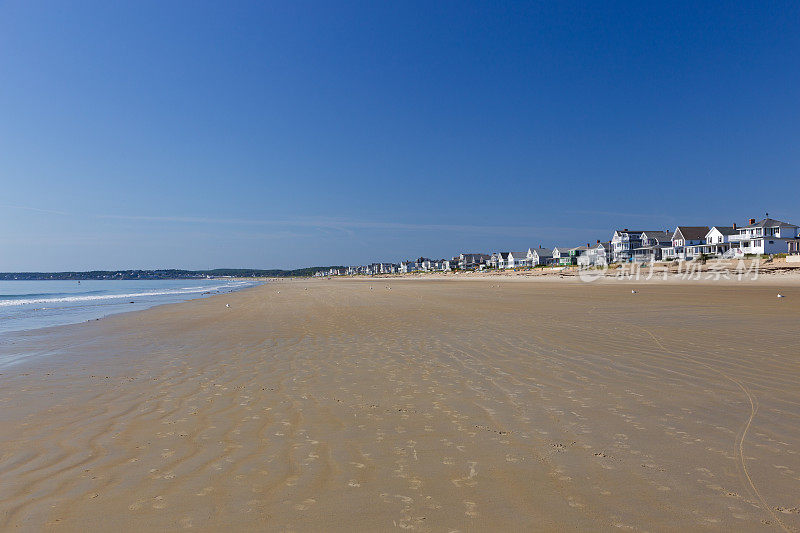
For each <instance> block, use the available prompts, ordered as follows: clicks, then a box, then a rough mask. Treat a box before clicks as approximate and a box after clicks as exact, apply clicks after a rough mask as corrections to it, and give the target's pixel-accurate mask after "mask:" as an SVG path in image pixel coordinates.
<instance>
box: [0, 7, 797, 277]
mask: <svg viewBox="0 0 800 533" xmlns="http://www.w3.org/2000/svg"><path fill="white" fill-rule="evenodd" d="M523 4H524V5H523ZM653 4H655V3H652V2H592V3H591V5H583V6H582V5H580V4H579V3H573V2H542V3H522V2H508V3H505V4H502V3H498V2H481V3H469V2H452V3H449V2H436V3H434V2H418V3H414V2H363V3H359V2H327V1H326V2H311V3H305V2H295V1H292V2H252V3H248V2H244V1H239V2H231V3H228V2H213V3H205V2H199V1H187V2H172V1H171V2H162V1H153V2H149V1H142V0H137V1H135V2H133V1H131V2H106V1H98V2H89V1H78V2H44V1H38V2H37V1H27V0H25V1H0V186H1V187H0V271H17V270H63V269H92V268H151V267H178V268H208V267H263V268H272V267H299V266H310V265H319V264H355V263H361V262H367V261H371V260H383V261H398V260H401V259H404V258H411V257H416V256H419V255H426V256H431V257H443V256H452V255H454V254H457V253H458V252H461V251H492V250H515V249H523V248H527V247H528V246H535V245H538V244H543V245H553V244H562V245H577V244H581V243H585V242H587V241H592V242H594V240H595V239H598V238H600V239H608V238H609V237H610V235H611V232H612V230H613V229H614V228H615V227H630V228H634V227H635V228H643V229H661V228H668V227H674V226H675V225H677V224H692V225H694V224H704V225H705V224H730V223H732V222H734V221H735V222H740V223H741V222H743V221H744V220H745V219H746V218H749V217H751V216H752V217H757V216H761V215H763V213H764V212H765V211H769V213H770V215H771V216H773V217H775V218H781V219H789V220H791V221H794V222H795V223H797V222H798V221H800V208H799V207H798V206H800V202H799V201H798V192H799V189H800V93H799V92H798V90H799V88H800V3H798V2H762V1H756V2H750V3H741V2H731V3H727V4H724V5H723V4H722V3H719V4H717V3H714V4H715V5H713V6H712V5H706V6H703V5H697V4H700V3H698V2H664V3H661V5H660V6H655V5H653ZM709 4H711V3H709Z"/></svg>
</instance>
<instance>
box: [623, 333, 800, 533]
mask: <svg viewBox="0 0 800 533" xmlns="http://www.w3.org/2000/svg"><path fill="white" fill-rule="evenodd" d="M637 327H638V328H639V329H641V330H642V331H644V332H646V333H647V334H648V335H650V337H652V339H653V341H654V342H655V343H656V344H658V346H659V347H660V348H661V350H662V351H664V352H666V353H669V354H672V355H677V356H678V357H682V358H684V359H686V360H688V361H691V362H693V363H695V364H698V365H700V366H702V367H705V368H707V369H709V370H711V371H712V372H716V373H717V374H719V375H720V376H722V377H724V378H725V379H727V380H728V381H730V382H732V383H734V384H736V386H737V387H739V389H741V391H742V392H743V393H744V394H745V395H746V396H747V400H748V401H749V402H750V417H749V418H748V419H747V424H745V427H744V431H742V436H741V438H739V441H738V442H736V441H734V442H735V448H736V451H737V452H738V455H739V463H740V465H741V467H742V472H743V473H744V476H745V477H746V478H747V482H748V483H749V484H750V488H751V489H752V490H753V493H754V494H755V495H756V497H758V500H759V502H760V504H761V507H762V508H763V509H764V510H765V511H767V512H768V513H769V514H770V515H771V516H772V518H773V519H774V520H775V522H777V523H778V525H779V526H780V527H781V529H783V530H784V531H786V532H787V533H790V531H791V530H790V529H789V528H788V527H786V525H785V524H784V523H783V522H782V521H781V519H780V518H778V516H777V515H776V514H775V512H774V511H773V510H772V508H771V507H770V506H769V505H767V502H766V500H765V499H764V497H763V496H761V492H759V490H758V488H756V485H755V483H753V478H751V477H750V473H749V472H748V471H747V461H745V459H744V439H745V437H746V436H747V431H748V430H749V429H750V425H751V424H752V423H753V419H754V418H755V416H756V413H757V412H758V401H757V400H756V399H755V398H754V397H753V395H752V394H751V393H750V391H749V390H748V389H747V387H745V386H744V385H743V384H742V383H741V382H740V381H738V380H736V379H734V378H732V377H731V376H729V375H728V374H726V373H725V372H723V371H722V370H719V369H718V368H714V367H713V366H711V365H709V364H707V363H704V362H703V361H700V360H698V359H696V358H694V357H692V356H690V355H686V354H683V353H679V352H676V351H673V350H670V349H668V348H667V347H666V346H664V344H663V343H662V342H661V341H660V340H658V337H656V336H655V335H654V334H653V332H652V331H650V330H649V329H647V328H644V327H642V326H637Z"/></svg>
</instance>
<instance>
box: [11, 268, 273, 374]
mask: <svg viewBox="0 0 800 533" xmlns="http://www.w3.org/2000/svg"><path fill="white" fill-rule="evenodd" d="M101 281H105V280H101ZM108 281H111V282H112V283H113V282H114V281H116V280H108ZM123 281H127V280H123ZM158 281H162V280H158ZM163 281H183V280H180V279H176V280H163ZM226 281H227V280H226ZM230 281H242V282H251V283H253V285H249V286H246V287H243V288H226V289H227V290H224V291H221V290H219V289H217V290H213V291H207V292H196V293H188V294H186V296H188V297H187V298H184V299H178V300H177V301H165V302H153V303H151V304H149V305H147V306H146V307H137V308H135V309H131V310H127V309H123V310H113V311H111V312H109V313H108V314H103V315H101V316H98V317H94V318H89V319H81V320H80V321H75V322H67V323H62V324H53V325H47V326H38V327H30V328H24V329H15V330H11V331H3V332H0V347H2V345H3V344H4V343H3V341H4V340H6V339H13V337H16V336H20V335H24V334H26V333H31V332H42V333H47V330H52V329H55V328H63V327H69V326H77V325H80V324H85V323H89V322H95V321H99V320H104V319H107V318H109V317H112V316H116V315H121V314H129V313H139V312H142V311H147V310H149V309H153V308H156V307H160V306H163V305H175V304H181V303H186V302H190V301H193V300H198V299H205V298H211V297H213V296H219V295H222V294H230V293H234V292H239V291H242V290H247V289H251V288H253V287H258V286H259V285H261V284H263V283H266V280H261V279H251V278H241V279H238V278H237V279H231V280H230ZM148 295H149V294H147V293H145V294H143V296H148ZM178 295H179V293H175V295H174V296H178ZM128 298H129V295H120V296H119V297H118V298H116V296H115V295H110V297H109V300H112V299H120V300H127V299H128ZM130 303H131V304H133V303H134V302H133V301H131V302H130ZM110 305H119V304H115V303H112V304H110ZM64 310H65V311H70V310H72V309H71V308H70V307H65V308H64ZM4 364H5V363H4V362H3V361H0V368H2V367H3V366H4Z"/></svg>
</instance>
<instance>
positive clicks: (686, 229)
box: [672, 226, 709, 241]
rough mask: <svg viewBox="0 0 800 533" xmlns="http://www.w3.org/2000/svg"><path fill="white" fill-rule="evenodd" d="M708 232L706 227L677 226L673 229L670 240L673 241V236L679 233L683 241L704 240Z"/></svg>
mask: <svg viewBox="0 0 800 533" xmlns="http://www.w3.org/2000/svg"><path fill="white" fill-rule="evenodd" d="M708 232H709V229H708V226H678V227H677V228H675V233H673V234H672V238H673V239H674V238H675V235H677V234H678V233H680V234H681V237H683V239H684V240H687V241H696V240H698V239H705V238H706V235H708Z"/></svg>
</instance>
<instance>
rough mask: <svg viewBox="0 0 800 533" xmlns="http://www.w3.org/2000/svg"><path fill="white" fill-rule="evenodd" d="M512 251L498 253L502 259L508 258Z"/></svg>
mask: <svg viewBox="0 0 800 533" xmlns="http://www.w3.org/2000/svg"><path fill="white" fill-rule="evenodd" d="M510 253H511V252H500V253H498V254H497V255H498V256H500V257H501V258H502V259H508V254H510Z"/></svg>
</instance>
